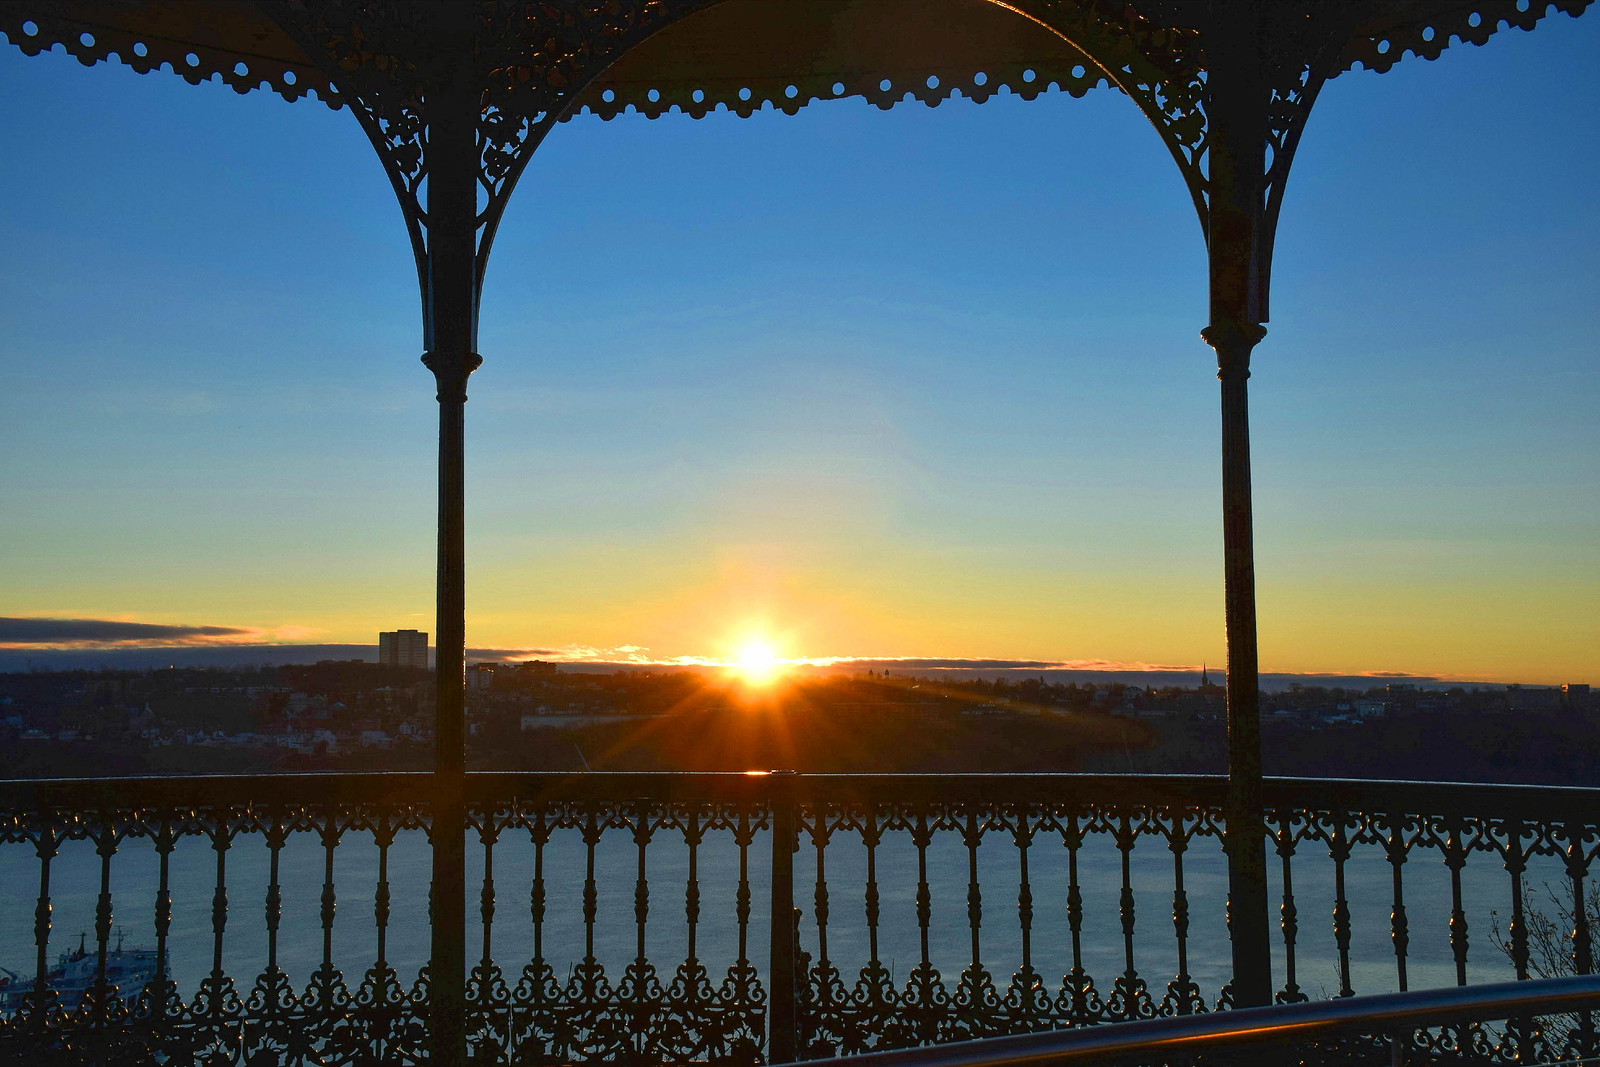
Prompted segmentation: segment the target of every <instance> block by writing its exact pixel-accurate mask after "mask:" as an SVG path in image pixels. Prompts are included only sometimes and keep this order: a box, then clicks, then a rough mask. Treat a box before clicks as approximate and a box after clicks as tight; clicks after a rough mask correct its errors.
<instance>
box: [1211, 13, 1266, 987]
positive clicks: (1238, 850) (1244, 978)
mask: <svg viewBox="0 0 1600 1067" xmlns="http://www.w3.org/2000/svg"><path fill="white" fill-rule="evenodd" d="M1213 13H1214V15H1215V21H1214V22H1213V23H1212V25H1211V27H1210V30H1211V32H1210V34H1209V35H1208V40H1207V42H1206V46H1207V60H1208V69H1207V80H1206V97H1207V99H1206V120H1207V126H1208V133H1209V135H1210V137H1209V149H1208V150H1209V153H1210V160H1209V165H1210V170H1209V182H1208V189H1209V193H1210V197H1209V203H1208V224H1207V232H1206V250H1207V255H1208V267H1209V273H1210V288H1211V314H1210V323H1209V325H1207V326H1206V328H1205V329H1204V330H1202V331H1201V334H1200V335H1201V337H1203V338H1204V339H1205V341H1206V343H1207V344H1209V345H1210V346H1211V347H1212V348H1214V349H1216V353H1217V377H1218V378H1219V379H1220V380H1221V382H1222V554H1223V568H1224V575H1225V577H1224V581H1225V583H1226V584H1225V599H1226V618H1227V632H1228V796H1227V810H1226V817H1227V837H1226V839H1225V841H1224V847H1225V848H1226V849H1227V853H1228V933H1229V938H1230V940H1231V941H1232V945H1233V983H1232V996H1233V1003H1234V1004H1235V1005H1236V1006H1239V1007H1246V1006H1254V1005H1262V1004H1270V1003H1271V1001H1272V954H1271V953H1272V948H1271V944H1272V943H1271V937H1270V933H1269V929H1270V927H1269V920H1268V913H1267V908H1268V905H1267V864H1266V841H1265V832H1266V830H1265V825H1264V821H1263V818H1262V796H1261V712H1260V702H1259V684H1260V683H1259V678H1258V670H1259V664H1258V661H1257V655H1256V576H1255V548H1254V543H1253V531H1252V517H1251V502H1250V410H1249V399H1248V388H1247V383H1248V381H1249V378H1250V352H1251V350H1252V349H1253V348H1254V347H1255V345H1256V343H1257V342H1258V341H1260V340H1261V338H1262V337H1263V336H1265V335H1266V330H1265V329H1264V328H1263V327H1262V326H1261V324H1260V323H1261V319H1262V318H1263V317H1264V316H1263V314H1262V312H1263V308H1262V306H1261V296H1262V293H1261V283H1260V279H1261V272H1260V270H1259V269H1258V263H1257V255H1258V254H1259V252H1260V241H1261V236H1262V232H1263V218H1264V199H1265V198H1264V194H1265V186H1266V175H1265V170H1266V141H1267V129H1268V127H1267V109H1268V103H1269V97H1268V92H1267V87H1266V81H1265V78H1264V77H1263V71H1262V69H1261V63H1262V59H1261V51H1260V46H1261V17H1262V12H1261V9H1260V7H1259V6H1258V5H1257V3H1256V2H1255V0H1219V2H1217V3H1216V4H1215V6H1214V7H1213Z"/></svg>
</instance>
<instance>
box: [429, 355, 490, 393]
mask: <svg viewBox="0 0 1600 1067" xmlns="http://www.w3.org/2000/svg"><path fill="white" fill-rule="evenodd" d="M422 365H423V366H425V367H427V368H428V369H429V370H431V371H433V379H434V381H435V382H437V383H438V386H439V393H438V400H439V402H440V403H443V402H445V401H446V400H453V401H455V402H457V403H461V404H464V403H466V401H467V378H468V377H470V376H471V374H472V372H473V371H475V370H477V369H478V368H479V367H481V366H483V357H482V356H480V355H478V353H476V352H468V353H466V355H464V356H457V357H451V356H447V355H445V354H444V353H443V352H424V353H423V354H422Z"/></svg>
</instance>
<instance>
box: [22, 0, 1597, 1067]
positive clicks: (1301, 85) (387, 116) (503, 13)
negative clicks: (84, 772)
mask: <svg viewBox="0 0 1600 1067" xmlns="http://www.w3.org/2000/svg"><path fill="white" fill-rule="evenodd" d="M1587 3H1588V0H1554V2H1548V3H1547V2H1545V0H1535V2H1530V0H1467V2H1463V0H1341V2H1331V3H1330V2H1319V0H1122V2H1112V0H1010V2H1004V3H1003V2H1000V0H498V2H496V0H474V2H470V3H469V2H464V0H463V2H442V0H435V2H429V0H389V2H380V0H366V2H360V0H324V2H318V0H5V2H4V3H3V4H0V32H3V33H4V34H5V35H6V37H7V39H9V40H10V42H11V43H12V44H13V45H15V46H16V47H18V48H19V49H21V50H22V51H23V52H25V53H27V54H29V55H35V54H38V53H40V52H43V51H46V50H49V49H53V48H56V47H61V48H63V49H65V50H66V51H67V52H68V53H70V54H71V55H73V56H75V57H77V58H78V59H79V60H80V61H82V62H83V63H85V64H94V63H97V62H101V61H106V60H110V59H113V58H114V59H117V60H119V61H121V62H122V63H124V64H127V65H128V66H130V67H132V68H134V69H135V70H137V71H140V72H145V71H152V70H158V69H161V70H170V71H171V72H173V73H176V74H178V75H179V76H181V77H183V78H184V79H185V80H187V81H189V82H191V83H199V82H201V81H206V80H213V79H221V80H222V81H223V82H225V83H227V84H228V85H230V86H232V87H233V88H235V89H236V90H237V91H239V92H240V93H245V92H251V91H257V90H261V91H268V92H274V93H277V94H279V95H280V96H282V97H284V98H285V99H287V100H299V99H301V98H306V97H314V98H316V99H318V100H321V101H322V102H323V103H325V104H326V105H327V106H329V107H332V108H349V109H350V111H351V112H352V113H353V114H354V115H355V117H356V119H357V120H358V121H359V122H360V124H361V128H362V130H363V131H364V132H365V134H366V135H367V137H368V139H369V140H370V141H371V143H372V145H373V147H374V149H375V150H376V151H377V153H378V155H379V158H380V159H381V160H382V163H383V167H384V169H385V172H386V173H387V174H388V176H389V180H390V182H391V184H392V186H393V188H394V192H395V195H396V197H397V198H398V200H399V202H400V206H401V210H402V213H403V216H404V219H405V224H406V227H407V230H408V232H409V234H410V238H411V244H412V249H413V251H414V254H415V257H416V266H417V276H418V282H419V285H420V288H421V297H422V325H423V356H422V361H423V363H425V364H426V365H427V367H428V369H429V370H431V371H432V372H433V374H434V377H435V379H436V382H437V386H438V402H439V508H438V617H437V622H436V626H435V629H436V633H437V649H438V652H437V664H438V672H437V685H438V703H437V707H438V719H437V758H436V765H435V771H434V774H433V778H432V787H433V793H432V796H431V798H430V803H431V806H432V812H433V821H432V831H431V839H432V847H433V852H434V860H433V904H432V908H433V911H432V923H433V928H432V938H433V941H432V945H433V949H432V956H431V962H430V965H429V986H428V995H429V996H430V997H431V1004H430V1019H431V1023H430V1036H429V1042H430V1045H431V1049H432V1056H433V1059H434V1060H435V1061H436V1062H439V1063H457V1062H461V1061H462V1058H463V1057H464V1056H465V1052H466V1043H467V1037H466V1031H465V1026H466V1022H465V1019H466V1015H467V1002H466V989H467V986H468V973H467V959H466V948H465V942H466V885H465V882H464V862H463V857H464V849H465V839H464V828H465V826H466V810H467V804H468V797H467V786H466V776H465V760H464V745H463V740H464V738H463V705H464V695H463V672H464V666H465V663H464V655H465V647H464V646H465V627H464V589H463V574H464V570H463V564H464V560H463V557H464V547H463V502H462V494H463V432H462V430H463V418H464V406H465V403H466V399H467V380H468V378H469V376H470V375H471V373H472V372H473V370H474V369H476V368H477V367H478V366H479V365H480V363H481V357H480V356H479V354H478V350H477V348H478V346H477V325H478V305H479V298H480V295H481V292H482V285H483V279H484V271H485V269H486V266H487V262H488V258H489V252H490V249H491V246H492V244H493V241H494V237H495V232H496V229H497V227H498V225H499V222H500V218H501V215H502V213H503V212H504V209H505V206H506V203H507V201H508V199H509V197H510V195H511V192H512V190H513V188H514V187H515V185H516V182H517V179H518V177H519V176H520V175H521V173H522V171H523V169H524V168H525V167H526V166H527V164H528V161H529V159H530V158H531V157H532V156H533V153H534V152H535V150H536V149H537V148H538V147H539V145H540V144H541V142H542V141H543V139H544V137H545V135H546V134H547V133H548V132H549V131H550V130H551V129H552V128H553V126H554V125H555V124H556V123H559V122H562V121H565V120H567V119H569V118H571V117H573V116H574V115H577V114H580V113H592V114H594V115H598V116H600V117H602V118H610V117H612V116H616V115H619V114H621V113H623V112H637V113H640V114H643V115H647V116H659V115H663V114H665V113H667V112H681V113H683V114H687V115H691V116H702V115H705V114H707V113H708V112H710V111H712V110H714V109H726V110H729V111H732V112H735V113H737V114H740V115H749V114H751V113H753V112H755V111H757V110H761V109H767V108H772V109H776V110H780V111H784V112H787V113H791V114H792V113H794V112H796V111H798V110H799V109H800V108H802V107H807V106H810V105H812V104H814V103H816V102H819V101H825V100H830V99H834V98H840V97H849V96H862V97H865V98H867V99H868V100H871V101H872V102H874V103H876V104H877V105H879V106H880V107H884V108H889V107H892V106H894V105H895V104H897V103H900V102H902V101H904V100H909V99H916V100H921V101H924V102H928V103H933V102H937V101H938V100H940V99H943V98H945V97H947V96H949V95H950V94H952V93H954V92H956V91H959V92H960V93H961V94H962V95H963V96H964V97H967V98H970V99H973V100H978V101H982V100H984V99H987V98H988V97H990V96H993V95H994V94H995V93H997V92H1000V91H1002V90H1006V91H1008V92H1010V93H1013V94H1016V95H1019V96H1022V97H1024V98H1032V97H1035V96H1037V95H1038V94H1040V93H1042V92H1044V91H1046V90H1047V89H1059V90H1063V91H1065V92H1067V93H1070V94H1071V95H1073V96H1081V95H1083V94H1084V93H1086V92H1088V91H1090V90H1091V89H1095V88H1100V87H1109V88H1113V89H1116V90H1119V91H1121V92H1123V93H1125V94H1127V95H1128V96H1129V97H1130V98H1131V99H1132V100H1133V101H1134V102H1135V103H1136V104H1137V105H1138V107H1139V108H1140V110H1141V111H1142V112H1143V113H1144V114H1145V116H1146V117H1147V118H1148V119H1149V120H1150V122H1151V124H1152V125H1153V126H1154V128H1155V130H1156V132H1157V134H1158V135H1159V136H1160V137H1161V138H1162V141H1163V142H1164V143H1165V145H1166V147H1167V149H1168V151H1169V152H1170V153H1171V155H1172V158H1173V161H1174V162H1175V163H1176V165H1177V167H1178V169H1179V171H1180V173H1181V174H1182V176H1183V179H1184V181H1185V182H1186V183H1187V186H1188V189H1189V193H1190V195H1191V197H1192V199H1193V202H1194V207H1195V210H1196V213H1197V215H1198V218H1199V222H1200V226H1201V232H1202V235H1203V237H1204V240H1205V242H1206V248H1207V253H1208V265H1209V285H1210V311H1209V318H1208V321H1207V322H1206V323H1204V324H1203V329H1202V330H1201V331H1200V332H1201V336H1202V338H1203V339H1204V340H1205V342H1206V343H1207V344H1208V345H1210V346H1211V347H1212V348H1213V349H1214V350H1215V352H1216V357H1217V367H1218V372H1217V376H1218V378H1219V379H1220V381H1221V425H1222V503H1223V532H1224V553H1225V574H1226V589H1225V592H1226V620H1227V640H1228V662H1227V683H1228V684H1227V716H1228V719H1227V721H1228V750H1229V775H1228V780H1227V786H1226V794H1225V799H1224V800H1223V803H1222V804H1221V805H1220V807H1221V814H1222V816H1223V819H1224V822H1225V827H1226V842H1225V848H1226V851H1227V856H1228V875H1229V877H1228V884H1229V913H1228V914H1229V930H1230V936H1231V941H1232V953H1233V980H1232V983H1231V988H1230V991H1229V995H1230V998H1231V1002H1232V1003H1233V1004H1235V1005H1261V1004H1267V1003H1269V1002H1270V1001H1271V999H1272V991H1273V987H1272V982H1271V977H1270V932H1269V914H1268V910H1269V905H1268V889H1267V878H1266V869H1265V863H1266V858H1265V843H1266V841H1267V839H1268V834H1267V833H1266V827H1265V824H1264V821H1263V810H1264V809H1263V784H1262V777H1261V759H1260V730H1259V721H1258V708H1257V705H1258V699H1257V698H1258V688H1257V687H1258V682H1257V674H1258V672H1257V645H1256V607H1255V578H1254V563H1253V549H1252V523H1251V489H1250V445H1249V417H1248V401H1247V380H1248V378H1249V376H1250V370H1249V367H1250V356H1251V352H1252V350H1253V349H1254V347H1255V346H1256V344H1257V343H1258V342H1260V341H1261V339H1262V338H1263V336H1264V335H1265V333H1266V330H1265V328H1264V326H1263V324H1264V323H1265V322H1267V320H1268V290H1269V283H1270V278H1271V266H1272V252H1273V235H1274V232H1275V229H1276V223H1277V219H1278V214H1279V210H1280V207H1281V205H1282V202H1283V196H1284V189H1285V185H1286V183H1287V181H1288V177H1289V171H1290V167H1291V165H1292V163H1293V159H1294V155H1295V150H1296V147H1297V146H1298V144H1299V140H1300V136H1301V132H1302V130H1303V129H1304V127H1305V122H1306V119H1307V116H1308V115H1309V113H1310V111H1311V108H1312V106H1313V104H1314V103H1315V102H1316V99H1317V96H1318V94H1319V92H1320V91H1321V89H1322V87H1323V85H1324V84H1325V83H1326V82H1327V81H1328V80H1329V79H1331V78H1334V77H1337V76H1338V75H1339V74H1340V73H1342V72H1344V71H1347V70H1350V69H1352V68H1353V67H1356V66H1361V67H1364V68H1367V69H1369V70H1376V71H1380V72H1381V71H1385V70H1388V69H1389V68H1390V67H1391V66H1393V65H1394V64H1395V63H1397V62H1400V61H1401V60H1402V59H1403V58H1406V57H1413V56H1414V57H1420V58H1425V59H1432V58H1435V57H1436V56H1438V55H1439V54H1440V53H1441V52H1442V51H1443V50H1444V49H1445V48H1447V47H1450V46H1451V45H1452V44H1455V43H1471V44H1479V45H1481V44H1483V43H1485V42H1486V41H1487V40H1488V39H1489V38H1490V37H1491V36H1492V35H1494V34H1495V33H1496V32H1498V31H1500V30H1501V29H1503V28H1507V27H1515V28H1520V29H1531V28H1533V27H1534V25H1535V24H1536V23H1538V22H1539V21H1540V20H1541V19H1543V18H1545V17H1546V16H1547V14H1549V13H1550V12H1551V11H1553V10H1555V11H1562V12H1565V13H1567V14H1569V15H1578V14H1580V13H1581V12H1582V11H1583V9H1584V8H1585V7H1586V6H1587ZM774 810H775V811H776V808H775V809H774ZM779 821H780V820H779V819H778V817H777V816H776V815H774V823H775V824H776V823H778V822H779ZM41 855H43V853H42V852H41ZM775 856H776V852H775ZM776 862H777V861H776V859H775V863H776ZM330 863H331V860H330ZM43 921H44V922H45V923H46V924H47V923H48V919H47V918H46V919H45V920H43ZM219 936H220V935H219ZM641 936H642V935H641ZM102 940H103V937H102ZM785 944H788V946H789V947H788V948H787V949H786V948H785V947H784V945H785ZM773 948H774V959H773V967H774V969H775V970H777V969H779V968H780V966H781V965H782V964H781V960H782V958H783V957H784V956H785V955H787V956H788V957H789V959H790V960H791V961H792V953H793V944H792V942H791V941H789V940H788V939H787V937H786V935H785V936H779V932H777V931H776V929H775V936H774V938H773ZM40 951H41V953H42V952H43V948H42V947H41V949H40ZM1584 951H1585V952H1587V942H1586V940H1585V949H1584ZM42 958H43V957H42V956H41V959H42ZM790 965H791V966H792V962H791V964H790ZM791 992H792V991H791ZM773 995H774V997H777V996H778V995H779V994H778V992H777V991H776V990H775V991H774V994H773ZM782 1007H783V1006H782V1005H780V1004H778V1003H777V1002H776V1000H775V1001H774V1005H773V1008H774V1012H775V1014H774V1018H775V1019H776V1018H777V1012H778V1011H779V1010H780V1009H781V1008H782ZM771 1040H772V1045H771V1048H770V1050H769V1052H770V1055H771V1057H772V1058H773V1059H786V1058H792V1056H793V1054H794V1051H795V1049H794V1047H793V1033H792V1029H791V1031H790V1032H789V1033H788V1034H787V1036H785V1035H784V1028H783V1027H781V1026H780V1025H778V1024H777V1023H776V1022H775V1023H774V1026H773V1030H772V1035H771ZM785 1041H787V1042H788V1043H789V1044H788V1046H787V1047H784V1042H785Z"/></svg>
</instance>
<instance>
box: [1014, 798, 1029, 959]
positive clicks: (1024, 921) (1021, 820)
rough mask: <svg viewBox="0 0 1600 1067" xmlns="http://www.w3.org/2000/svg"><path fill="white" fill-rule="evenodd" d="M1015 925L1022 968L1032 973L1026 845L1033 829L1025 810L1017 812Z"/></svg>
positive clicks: (1027, 845)
mask: <svg viewBox="0 0 1600 1067" xmlns="http://www.w3.org/2000/svg"><path fill="white" fill-rule="evenodd" d="M1015 841H1016V844H1017V927H1018V929H1019V931H1020V932H1021V935H1022V969H1023V971H1024V972H1025V973H1027V974H1032V973H1033V885H1032V882H1031V881H1030V880H1029V878H1028V847H1029V846H1030V845H1032V844H1033V831H1032V829H1031V828H1030V827H1029V826H1028V816H1027V812H1026V811H1025V810H1019V811H1018V813H1017V829H1016V834H1015Z"/></svg>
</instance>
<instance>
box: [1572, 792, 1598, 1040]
mask: <svg viewBox="0 0 1600 1067" xmlns="http://www.w3.org/2000/svg"><path fill="white" fill-rule="evenodd" d="M1565 830H1566V838H1567V848H1566V868H1567V878H1568V879H1569V880H1570V881H1571V883H1572V970H1573V973H1575V974H1592V973H1593V972H1594V947H1593V942H1592V940H1591V938H1592V934H1591V932H1590V930H1589V909H1588V902H1587V901H1586V900H1584V896H1583V883H1584V879H1585V878H1586V877H1587V876H1588V873H1589V859H1590V857H1589V852H1588V849H1587V848H1586V847H1585V840H1586V837H1587V836H1588V835H1587V827H1586V826H1585V825H1584V820H1581V819H1580V820H1577V821H1571V822H1568V823H1567V824H1566V827H1565ZM1575 1037H1576V1042H1577V1050H1576V1051H1577V1053H1578V1055H1580V1056H1583V1057H1589V1056H1593V1055H1594V1054H1595V1052H1596V1051H1597V1050H1600V1045H1597V1044H1596V1041H1595V1025H1594V1013H1593V1012H1589V1011H1580V1012H1579V1013H1578V1032H1577V1034H1576V1035H1575Z"/></svg>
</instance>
